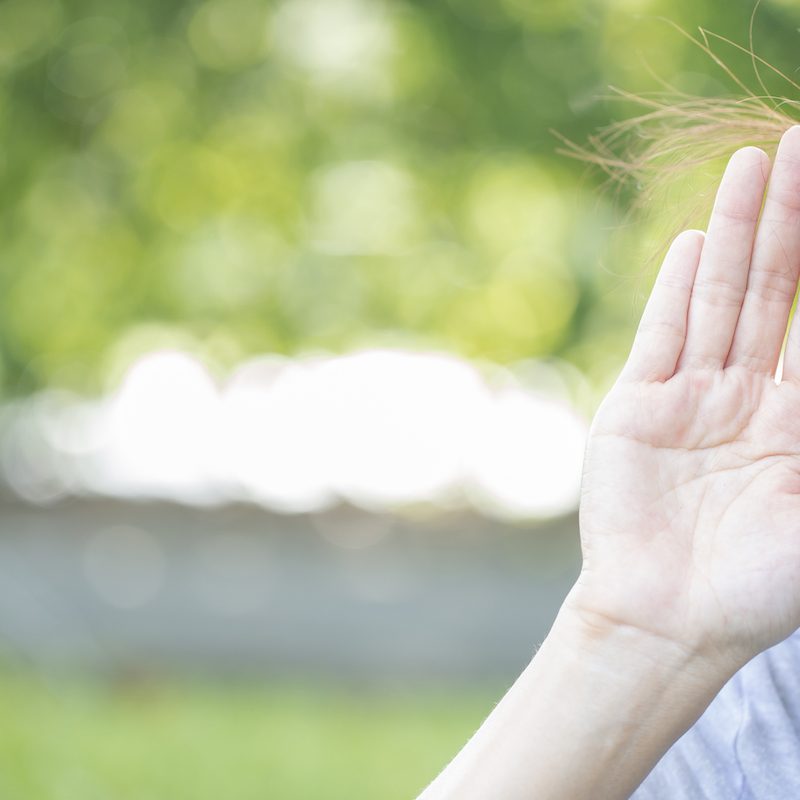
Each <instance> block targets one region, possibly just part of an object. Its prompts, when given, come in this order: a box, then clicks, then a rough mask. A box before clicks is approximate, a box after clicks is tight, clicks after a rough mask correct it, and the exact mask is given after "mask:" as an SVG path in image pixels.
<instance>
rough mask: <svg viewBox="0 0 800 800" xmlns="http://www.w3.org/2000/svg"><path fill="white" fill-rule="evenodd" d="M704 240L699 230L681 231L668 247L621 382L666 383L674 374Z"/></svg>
mask: <svg viewBox="0 0 800 800" xmlns="http://www.w3.org/2000/svg"><path fill="white" fill-rule="evenodd" d="M703 239H704V234H703V232H702V231H684V232H683V233H682V234H680V235H679V236H677V237H676V239H675V241H674V242H673V243H672V245H671V246H670V248H669V251H668V252H667V255H666V256H665V258H664V263H663V264H662V265H661V269H660V270H659V273H658V277H657V278H656V282H655V285H654V286H653V291H652V292H651V294H650V299H649V300H648V301H647V305H646V306H645V309H644V313H643V314H642V319H641V322H640V323H639V329H638V330H637V332H636V338H635V339H634V341H633V347H632V348H631V354H630V356H629V357H628V362H627V363H626V365H625V368H624V369H623V371H622V379H623V380H631V381H665V380H667V379H668V378H670V377H672V375H673V373H674V372H675V366H676V364H677V363H678V358H679V356H680V354H681V350H682V349H683V344H684V341H685V337H686V320H687V313H688V311H689V299H690V297H691V294H692V285H693V284H694V279H695V273H696V272H697V266H698V264H699V262H700V254H701V252H702V250H703Z"/></svg>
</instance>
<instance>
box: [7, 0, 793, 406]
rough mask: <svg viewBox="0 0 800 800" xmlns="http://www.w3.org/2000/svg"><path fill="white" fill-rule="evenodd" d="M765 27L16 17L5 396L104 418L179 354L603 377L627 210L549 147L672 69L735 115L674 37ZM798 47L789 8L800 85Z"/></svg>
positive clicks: (105, 13) (785, 11)
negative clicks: (348, 359)
mask: <svg viewBox="0 0 800 800" xmlns="http://www.w3.org/2000/svg"><path fill="white" fill-rule="evenodd" d="M752 9H753V4H751V3H713V2H711V1H710V0H619V1H617V0H559V2H540V1H539V0H497V2H486V0H281V1H280V2H279V1H278V0H206V2H170V3H164V2H161V1H160V0H102V2H101V1H100V0H62V2H59V0H2V2H0V75H2V83H0V130H2V149H0V212H1V213H0V232H1V233H2V238H1V239H0V242H1V243H2V250H0V356H1V358H0V365H1V366H0V376H1V377H2V380H1V381H0V385H1V386H2V387H3V390H2V391H4V392H5V393H19V392H28V391H31V390H33V389H36V388H38V387H41V386H44V385H51V386H53V385H56V386H65V387H70V388H75V389H78V390H81V391H96V390H98V389H100V388H102V386H103V385H104V382H105V381H107V380H108V379H109V376H113V374H114V372H115V369H118V368H119V365H120V364H121V363H125V362H126V361H128V360H129V359H130V358H132V357H133V356H135V355H136V354H138V353H139V352H140V351H142V350H144V349H148V348H150V347H153V346H157V345H180V346H182V347H186V348H189V349H193V350H196V351H198V352H199V353H201V354H202V355H203V356H204V357H205V358H206V359H208V360H209V361H210V362H211V363H212V364H218V365H220V366H223V367H224V366H226V365H229V364H231V363H233V362H234V361H236V360H237V359H239V358H242V357H244V356H246V355H248V354H250V353H254V352H265V351H272V352H282V353H293V352H299V351H305V350H308V349H327V350H341V349H346V348H349V347H353V346H359V345H363V344H402V345H409V346H431V347H438V348H444V349H447V350H450V351H454V352H458V353H461V354H464V355H467V356H471V357H482V358H490V359H495V360H498V361H501V362H507V361H513V360H516V359H519V358H523V357H528V356H538V355H547V354H557V355H559V356H562V357H564V358H567V359H569V360H571V361H572V362H573V363H575V364H577V365H578V366H579V367H581V368H583V369H584V370H588V372H589V374H590V375H594V374H597V375H601V376H602V374H603V370H604V369H607V368H608V364H609V360H610V361H611V362H612V363H616V361H617V360H618V359H619V357H620V356H621V355H622V353H623V351H624V349H625V347H626V345H627V342H628V340H629V337H630V333H631V328H632V325H633V323H634V322H635V303H636V298H634V296H633V295H634V292H632V283H631V280H632V277H631V276H636V275H637V274H638V272H639V271H640V270H641V262H640V261H637V257H636V256H634V255H632V254H633V253H634V252H635V250H634V249H633V245H630V243H628V244H625V245H624V246H623V247H622V248H621V249H620V250H619V251H618V252H619V253H621V254H622V255H614V256H608V255H607V256H605V257H604V256H603V254H604V253H608V250H607V247H608V239H609V231H610V230H611V229H612V228H613V227H615V226H616V225H618V223H619V221H620V219H621V213H622V211H623V210H624V209H619V208H616V207H614V206H613V204H612V203H611V202H610V200H609V198H607V197H604V196H603V195H602V194H601V193H600V192H599V191H598V186H599V182H600V181H599V176H595V175H589V176H588V177H587V176H586V173H585V169H584V167H583V166H582V165H580V164H576V163H572V162H569V161H568V160H566V159H564V158H563V157H561V156H559V155H557V154H556V152H555V150H556V147H557V142H556V140H555V139H554V138H553V137H552V135H551V134H550V133H549V130H550V129H551V128H554V129H557V130H558V131H560V132H561V133H562V134H565V135H566V136H568V137H570V138H572V139H574V140H578V141H582V140H584V139H585V137H586V136H587V135H588V134H589V133H590V132H591V131H592V130H594V129H596V128H597V127H598V126H600V125H603V124H606V123H608V122H609V121H610V120H612V119H613V118H615V117H618V116H619V115H620V114H624V113H628V112H629V111H630V109H626V108H625V106H624V105H620V104H619V103H616V104H614V103H609V102H605V101H603V100H602V99H601V97H602V96H603V95H604V94H606V93H607V86H608V84H618V85H622V86H625V87H627V88H630V89H633V90H635V91H646V90H648V89H652V88H654V87H655V86H657V80H656V79H655V78H654V77H653V75H651V74H650V72H649V70H650V69H652V71H653V72H655V73H656V74H657V75H660V76H661V77H663V78H665V79H668V80H670V81H671V82H672V83H674V84H675V85H677V86H678V87H679V88H684V89H688V90H690V91H697V92H705V93H709V94H714V93H719V92H726V93H729V92H730V91H731V89H732V85H731V84H730V82H728V83H726V82H725V80H724V74H723V73H722V72H721V71H720V70H719V69H717V68H716V67H715V66H714V64H713V63H712V62H711V61H710V60H709V59H708V58H707V57H706V56H704V55H703V54H702V53H701V52H700V51H699V50H698V49H697V48H696V47H694V46H693V45H692V44H691V43H690V42H688V41H687V40H686V39H685V38H684V37H683V36H681V35H680V34H679V33H678V32H676V31H675V30H673V29H672V28H671V27H670V25H669V24H667V23H666V22H664V21H663V20H660V19H658V18H659V17H660V16H663V17H667V18H669V19H670V20H672V21H674V22H676V23H678V24H680V25H682V26H684V27H685V28H687V29H689V30H693V29H694V28H696V26H697V25H700V24H702V25H704V26H706V27H708V28H711V29H712V30H716V31H718V32H720V33H722V34H725V35H728V36H731V37H732V38H733V39H735V40H736V41H739V42H743V41H746V35H747V22H748V18H749V16H750V13H751V11H752ZM797 23H798V20H797V13H796V9H795V8H794V7H793V5H792V3H790V2H788V0H787V1H786V2H777V1H776V0H767V1H766V2H764V3H763V4H762V5H761V8H760V10H759V13H758V17H757V23H756V42H757V45H758V47H759V50H760V51H761V52H762V53H763V54H764V55H765V56H766V57H767V58H770V59H773V60H774V61H776V62H777V63H778V64H780V65H781V66H782V67H784V68H786V69H787V70H788V71H791V70H792V69H793V66H792V64H791V61H790V62H789V63H788V64H787V58H789V59H790V58H791V56H790V54H792V53H794V52H795V48H796V45H797ZM732 57H733V58H736V54H735V53H733V54H732ZM640 233H641V232H640V231H638V230H632V231H628V232H627V233H626V234H625V236H626V237H627V239H630V240H633V241H635V240H636V239H637V237H639V236H640ZM623 238H624V237H623ZM627 239H626V241H627ZM615 252H616V251H615ZM609 258H610V259H611V263H609V262H608V259H609ZM638 297H639V295H637V298H638Z"/></svg>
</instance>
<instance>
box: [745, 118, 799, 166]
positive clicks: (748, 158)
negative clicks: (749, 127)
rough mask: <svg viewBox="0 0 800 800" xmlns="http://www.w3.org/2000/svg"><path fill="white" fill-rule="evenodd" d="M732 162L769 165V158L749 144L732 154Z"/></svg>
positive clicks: (758, 148)
mask: <svg viewBox="0 0 800 800" xmlns="http://www.w3.org/2000/svg"><path fill="white" fill-rule="evenodd" d="M797 127H800V126H797ZM790 130H791V129H790ZM734 161H736V162H742V163H744V164H759V165H760V164H765V163H766V164H769V156H768V155H767V154H766V152H765V151H764V150H762V149H761V148H760V147H756V146H755V145H752V144H749V145H747V146H746V147H740V148H739V149H738V150H736V151H735V152H734V154H733V155H732V156H731V158H730V163H733V162H734Z"/></svg>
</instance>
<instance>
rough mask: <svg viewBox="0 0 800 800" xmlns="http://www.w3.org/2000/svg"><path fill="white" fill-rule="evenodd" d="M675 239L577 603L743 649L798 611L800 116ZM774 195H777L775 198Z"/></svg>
mask: <svg viewBox="0 0 800 800" xmlns="http://www.w3.org/2000/svg"><path fill="white" fill-rule="evenodd" d="M769 168H770V164H769V159H768V157H767V156H766V155H765V154H764V153H763V152H762V151H760V150H757V149H756V148H745V149H744V150H740V151H739V152H737V153H736V154H735V155H734V156H733V158H732V159H731V161H730V163H729V165H728V168H727V170H726V172H725V175H724V177H723V180H722V183H721V185H720V189H719V193H718V195H717V200H716V203H715V206H714V211H713V214H712V217H711V220H710V222H709V227H708V232H707V234H706V235H703V234H702V233H699V232H697V231H688V232H686V233H684V234H682V235H681V236H679V237H678V238H677V239H676V241H675V242H674V243H673V246H672V247H671V249H670V252H669V253H668V255H667V257H666V259H665V261H664V265H663V266H662V268H661V271H660V273H659V277H658V279H657V281H656V285H655V287H654V289H653V293H652V295H651V298H650V300H649V302H648V305H647V308H646V310H645V313H644V316H643V318H642V322H641V324H640V327H639V331H638V333H637V336H636V340H635V342H634V346H633V349H632V352H631V355H630V357H629V359H628V362H627V364H626V367H625V369H624V370H623V373H622V375H621V376H620V379H619V380H618V381H617V383H616V385H615V386H614V388H613V389H612V391H611V392H610V394H609V395H608V397H607V398H606V400H605V401H604V403H603V404H602V406H601V408H600V410H599V412H598V414H597V416H596V418H595V421H594V424H593V426H592V433H591V437H590V441H589V447H588V450H587V454H586V461H585V467H584V481H583V498H582V502H581V537H582V546H583V552H584V566H583V570H582V574H581V577H580V579H579V582H578V588H579V589H580V590H581V591H580V592H579V593H578V595H577V596H578V597H579V598H580V599H579V601H578V602H579V603H582V604H584V606H585V608H586V609H588V610H590V611H591V612H592V613H594V614H599V615H600V616H601V617H602V618H604V619H607V620H611V621H613V622H615V623H621V624H625V625H632V626H635V627H636V628H639V629H642V630H645V631H648V632H650V633H653V634H656V635H659V636H663V637H667V638H669V639H671V640H674V641H676V642H678V643H683V644H686V645H687V646H691V647H700V648H704V649H706V650H707V651H709V652H714V653H716V654H719V653H724V654H729V656H730V657H731V658H732V659H733V660H734V661H736V662H737V663H741V662H743V661H746V660H747V659H748V658H750V657H752V656H753V655H755V654H756V653H757V652H759V651H760V650H763V649H764V648H766V647H768V646H769V645H771V644H774V643H777V642H778V641H780V640H781V639H783V638H784V637H786V636H788V635H789V634H790V633H791V632H792V631H793V630H794V629H795V628H797V627H798V626H800V329H799V328H800V323H793V324H792V327H791V329H790V332H789V339H788V343H787V346H786V352H785V357H784V364H783V376H782V379H781V381H780V383H777V382H776V379H775V374H776V369H777V368H778V361H779V354H780V351H781V346H782V343H783V341H784V337H785V334H786V329H787V324H788V320H789V315H790V310H791V306H792V301H793V298H794V294H795V290H796V284H797V280H798V272H800V128H792V129H791V130H789V131H788V132H787V133H786V134H785V135H784V137H783V139H782V140H781V144H780V147H779V149H778V153H777V156H776V159H775V165H774V169H773V171H772V177H771V179H770V180H769V190H768V192H767V196H766V200H764V192H765V189H766V184H767V180H768V175H769ZM762 202H763V211H762Z"/></svg>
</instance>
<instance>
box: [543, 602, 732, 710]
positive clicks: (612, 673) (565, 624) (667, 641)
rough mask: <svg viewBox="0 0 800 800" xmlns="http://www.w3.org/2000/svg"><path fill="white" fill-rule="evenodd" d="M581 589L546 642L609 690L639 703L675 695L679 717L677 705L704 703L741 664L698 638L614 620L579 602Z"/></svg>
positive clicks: (693, 705)
mask: <svg viewBox="0 0 800 800" xmlns="http://www.w3.org/2000/svg"><path fill="white" fill-rule="evenodd" d="M579 591H580V590H579V589H577V588H574V589H573V591H571V592H570V594H569V595H568V596H567V598H566V600H565V602H564V604H563V605H562V607H561V610H560V611H559V613H558V616H557V618H556V621H555V623H554V624H553V627H552V629H551V631H550V633H549V635H548V637H547V643H548V644H549V646H550V647H551V648H552V649H553V650H555V651H557V652H558V653H559V654H560V657H561V658H563V659H564V660H566V661H567V662H575V663H579V664H580V665H581V667H580V668H581V669H582V670H585V671H589V672H591V673H594V675H595V676H596V678H597V679H598V680H601V681H603V682H604V683H606V684H607V685H608V687H609V690H610V691H613V690H615V689H616V688H619V689H620V690H623V691H624V690H627V691H629V692H631V697H633V698H639V699H640V701H641V704H642V705H646V704H647V703H648V702H649V701H650V699H651V698H656V699H657V698H659V697H661V698H663V697H664V695H665V694H670V695H673V696H674V703H673V704H672V705H671V708H672V709H673V710H674V711H675V712H676V716H677V717H680V716H681V713H680V712H681V708H686V709H692V708H695V707H696V705H697V703H701V702H703V703H705V705H707V704H708V703H709V702H710V701H711V699H713V697H714V696H715V695H716V694H717V692H719V690H720V689H721V688H722V687H723V686H724V685H725V683H726V682H727V681H728V680H729V679H730V678H731V677H732V676H733V674H734V673H735V672H736V671H737V670H738V669H739V667H740V666H741V665H742V664H741V663H739V659H737V658H733V657H731V656H730V654H719V653H717V652H715V651H714V650H709V649H707V648H706V647H705V646H704V645H703V643H702V641H701V640H699V639H697V640H695V639H687V640H682V639H673V638H671V637H667V636H664V635H661V634H659V633H657V632H654V631H650V630H646V629H643V628H640V627H636V626H633V625H628V624H625V623H621V622H619V621H617V620H614V619H612V618H610V617H608V616H607V615H605V614H603V613H602V612H600V611H596V610H595V609H594V608H593V607H592V606H590V605H587V604H586V603H584V602H582V601H581V599H580V594H579ZM705 705H704V706H703V707H705Z"/></svg>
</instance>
